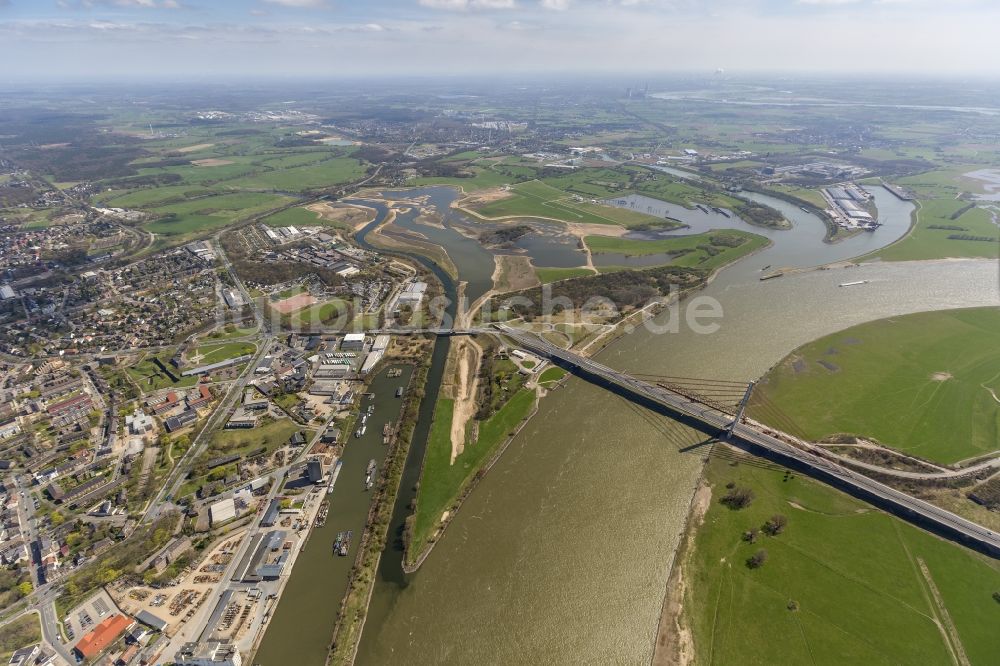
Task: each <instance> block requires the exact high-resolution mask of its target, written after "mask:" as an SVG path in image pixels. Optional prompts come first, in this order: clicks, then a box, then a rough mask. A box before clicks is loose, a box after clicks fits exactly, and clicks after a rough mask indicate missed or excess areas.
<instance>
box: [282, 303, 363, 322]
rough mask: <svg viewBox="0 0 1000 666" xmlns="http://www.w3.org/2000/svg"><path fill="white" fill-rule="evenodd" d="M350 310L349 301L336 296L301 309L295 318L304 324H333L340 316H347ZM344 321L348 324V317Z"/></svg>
mask: <svg viewBox="0 0 1000 666" xmlns="http://www.w3.org/2000/svg"><path fill="white" fill-rule="evenodd" d="M349 310H350V307H349V305H348V303H347V301H345V300H343V299H341V298H335V299H333V300H330V301H327V302H325V303H317V304H316V305H313V306H310V307H308V308H305V309H304V310H299V311H298V313H296V315H295V318H296V319H298V321H299V322H300V323H302V324H324V325H325V324H332V323H334V322H336V321H337V319H338V318H340V317H346V315H347V313H348V312H349ZM342 323H344V324H346V323H347V321H346V319H345V321H344V322H342Z"/></svg>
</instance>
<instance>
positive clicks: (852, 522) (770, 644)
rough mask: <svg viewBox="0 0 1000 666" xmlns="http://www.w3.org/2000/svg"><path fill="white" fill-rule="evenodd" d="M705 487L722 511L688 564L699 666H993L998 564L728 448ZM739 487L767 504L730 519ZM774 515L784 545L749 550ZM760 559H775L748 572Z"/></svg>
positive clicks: (768, 542) (768, 541)
mask: <svg viewBox="0 0 1000 666" xmlns="http://www.w3.org/2000/svg"><path fill="white" fill-rule="evenodd" d="M718 446H720V445H717V447H718ZM736 460H738V461H739V462H736ZM706 478H707V481H708V482H709V483H710V484H711V486H712V488H713V493H712V503H711V506H710V507H709V509H708V512H707V515H706V516H705V521H704V524H703V525H702V527H701V528H700V529H699V530H698V532H697V535H696V537H695V542H694V548H693V550H692V551H691V552H689V553H687V554H686V556H685V561H684V563H683V566H684V569H683V576H684V579H685V590H686V592H685V604H684V609H685V610H684V622H683V624H684V625H686V627H687V628H688V629H690V631H691V633H692V637H693V642H694V651H695V658H694V660H693V661H694V663H696V664H712V663H718V664H725V663H789V664H791V663H797V664H805V663H811V664H817V665H819V664H831V665H834V664H843V663H864V664H887V665H888V664H901V663H912V664H930V663H939V664H941V663H971V664H988V663H992V662H993V661H994V659H995V656H996V654H997V653H998V651H1000V634H997V632H996V630H995V627H996V622H997V618H998V617H1000V605H998V604H997V602H996V601H995V600H994V599H993V598H992V596H991V595H992V594H993V592H994V591H996V590H1000V563H998V562H997V561H995V560H991V559H989V558H987V557H985V556H981V555H979V554H977V553H974V552H972V551H969V550H967V549H965V548H963V547H961V546H957V545H955V544H952V543H949V542H947V541H944V540H942V539H939V538H937V537H935V536H932V535H930V534H928V533H927V532H924V531H922V530H920V529H918V528H916V527H913V526H911V525H909V524H907V523H904V522H903V521H900V520H898V519H896V518H893V517H891V516H889V515H888V514H885V513H882V512H881V511H878V510H875V509H872V508H871V507H869V506H868V505H866V504H864V503H862V502H860V501H857V500H855V499H853V498H851V497H849V496H847V495H845V494H843V493H841V492H839V491H836V490H833V489H831V488H829V487H827V486H825V485H822V484H820V483H819V482H816V481H813V480H811V479H807V478H801V477H799V476H796V475H790V474H787V473H786V472H785V470H783V469H781V468H778V467H776V466H772V465H768V464H762V463H761V462H760V460H758V459H754V458H750V457H745V456H742V455H741V454H736V453H732V452H730V451H729V450H728V449H722V448H717V449H716V451H715V452H714V454H713V455H712V457H711V460H710V462H709V464H708V466H707V468H706ZM728 484H734V488H747V489H749V490H751V491H753V493H754V494H755V499H753V501H752V502H751V503H750V505H749V506H748V507H746V508H744V509H740V510H733V509H730V508H727V507H726V506H724V505H723V504H722V503H720V499H721V498H722V497H723V496H724V495H725V494H726V493H727V492H729V491H728V490H727V485H728ZM775 514H781V515H783V516H785V517H786V518H787V521H788V522H787V526H786V527H785V529H784V530H783V531H782V532H781V533H780V534H779V535H777V536H774V537H771V536H766V535H764V534H761V535H759V536H758V538H757V541H756V543H753V544H751V543H748V542H746V541H744V540H743V538H742V535H743V533H744V532H745V531H747V530H750V529H752V528H759V527H760V526H761V525H762V524H763V523H765V522H766V521H767V520H768V519H770V518H771V517H772V516H774V515H775ZM874 544H877V545H878V548H877V551H876V550H874V549H873V545H874ZM760 550H764V551H766V553H767V557H766V561H765V562H764V563H763V564H762V565H761V566H759V567H758V568H751V567H749V566H748V565H747V560H748V558H750V557H752V556H753V555H754V554H755V553H757V552H758V551H760ZM761 627H767V628H768V629H767V631H761ZM958 655H964V656H967V659H968V660H967V661H962V660H961V657H960V656H958Z"/></svg>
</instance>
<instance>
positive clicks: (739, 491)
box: [719, 483, 756, 511]
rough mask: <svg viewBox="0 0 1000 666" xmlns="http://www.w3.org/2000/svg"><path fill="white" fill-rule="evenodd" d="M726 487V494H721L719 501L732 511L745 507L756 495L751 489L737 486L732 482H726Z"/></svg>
mask: <svg viewBox="0 0 1000 666" xmlns="http://www.w3.org/2000/svg"><path fill="white" fill-rule="evenodd" d="M726 488H727V491H726V494H725V495H723V496H722V499H720V500H719V502H721V503H722V504H723V505H724V506H727V507H729V508H730V509H732V510H733V511H739V510H740V509H745V508H747V507H748V506H750V503H751V502H753V500H754V497H756V495H755V494H754V492H753V490H752V489H750V488H745V487H743V486H737V485H735V484H732V483H730V484H728V485H727V486H726Z"/></svg>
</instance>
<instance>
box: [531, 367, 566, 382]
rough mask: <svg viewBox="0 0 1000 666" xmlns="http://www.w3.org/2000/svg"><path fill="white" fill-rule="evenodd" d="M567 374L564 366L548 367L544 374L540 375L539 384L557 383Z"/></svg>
mask: <svg viewBox="0 0 1000 666" xmlns="http://www.w3.org/2000/svg"><path fill="white" fill-rule="evenodd" d="M565 376H566V371H565V370H563V369H562V368H557V367H556V366H552V367H551V368H546V369H545V370H544V371H543V372H542V374H540V375H539V376H538V383H539V384H550V385H551V384H555V383H556V382H557V381H559V380H560V379H562V378H563V377H565Z"/></svg>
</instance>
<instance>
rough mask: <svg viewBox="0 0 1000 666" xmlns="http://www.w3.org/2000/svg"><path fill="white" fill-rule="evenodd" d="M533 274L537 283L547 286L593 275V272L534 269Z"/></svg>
mask: <svg viewBox="0 0 1000 666" xmlns="http://www.w3.org/2000/svg"><path fill="white" fill-rule="evenodd" d="M535 274H536V275H537V276H538V279H539V281H540V282H541V283H542V284H548V283H550V282H556V281H558V280H568V279H570V278H575V277H585V276H587V275H593V274H594V272H593V271H592V270H590V269H589V268H544V267H538V268H535Z"/></svg>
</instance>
